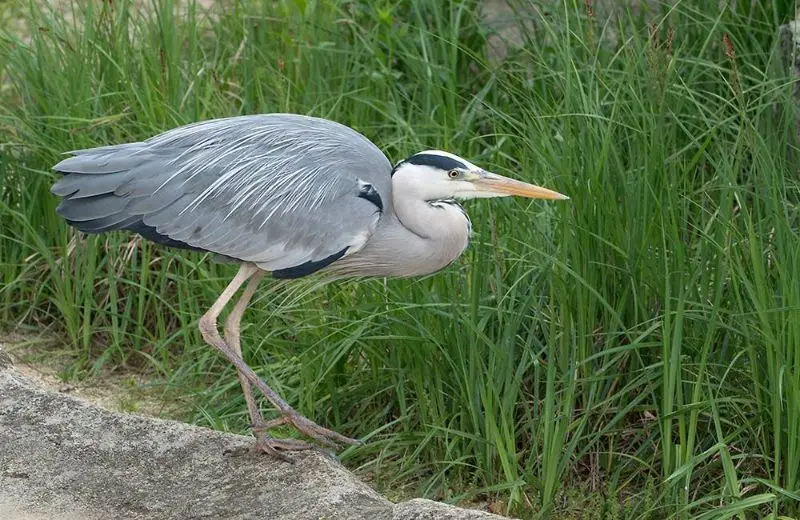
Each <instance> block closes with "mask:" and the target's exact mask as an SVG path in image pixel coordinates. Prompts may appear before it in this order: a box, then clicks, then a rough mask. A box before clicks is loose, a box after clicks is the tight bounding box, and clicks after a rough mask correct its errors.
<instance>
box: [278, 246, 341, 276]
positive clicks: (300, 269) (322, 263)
mask: <svg viewBox="0 0 800 520" xmlns="http://www.w3.org/2000/svg"><path fill="white" fill-rule="evenodd" d="M349 247H350V246H348V247H345V248H344V249H342V250H341V251H339V252H338V253H333V254H332V255H331V256H329V257H326V258H323V259H322V260H316V261H310V260H309V261H308V262H305V263H302V264H300V265H296V266H294V267H287V268H286V269H278V270H277V271H272V277H273V278H278V279H290V278H301V277H303V276H308V275H310V274H312V273H316V272H317V271H319V270H320V269H322V268H323V267H328V266H329V265H331V264H332V263H334V262H335V261H337V260H338V259H340V258H341V257H343V256H344V254H345V253H346V252H347V250H348V249H349Z"/></svg>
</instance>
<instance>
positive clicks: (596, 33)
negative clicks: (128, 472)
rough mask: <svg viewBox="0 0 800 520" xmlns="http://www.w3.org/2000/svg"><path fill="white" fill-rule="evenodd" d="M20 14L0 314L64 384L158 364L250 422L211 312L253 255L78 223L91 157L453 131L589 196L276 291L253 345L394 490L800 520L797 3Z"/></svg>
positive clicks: (207, 408)
mask: <svg viewBox="0 0 800 520" xmlns="http://www.w3.org/2000/svg"><path fill="white" fill-rule="evenodd" d="M513 5H514V6H515V8H516V9H517V15H516V18H517V19H519V20H524V21H525V22H526V23H524V24H522V25H521V27H522V33H521V37H522V43H523V45H522V47H521V48H519V49H516V50H514V51H512V53H511V54H510V55H509V56H508V57H507V59H506V60H505V61H503V62H502V63H499V64H495V63H490V62H489V61H488V60H487V59H486V55H487V47H486V40H487V36H488V33H489V31H488V30H487V28H486V26H485V24H483V23H482V22H481V19H480V15H479V6H478V5H477V3H476V2H474V1H457V0H448V1H442V2H433V1H424V0H403V1H400V2H393V1H388V0H379V1H377V2H363V1H355V0H317V1H314V0H294V1H290V0H280V1H274V2H272V1H269V2H268V1H264V2H245V1H234V0H230V1H226V2H222V3H218V4H214V5H213V6H211V7H210V9H208V10H206V9H205V8H203V6H199V5H195V4H194V3H191V2H189V3H188V4H186V3H184V4H180V5H177V4H173V3H172V2H170V1H168V0H158V1H154V2H152V3H149V4H146V5H135V4H134V2H130V1H125V0H118V1H114V2H85V3H84V2H75V3H63V4H55V5H54V4H46V3H45V4H37V3H31V4H17V3H8V2H7V3H5V4H2V10H3V18H4V19H6V20H14V23H13V24H8V30H7V31H6V32H5V33H4V36H3V37H2V40H1V43H0V78H1V81H0V129H2V134H0V135H2V137H0V141H1V142H0V175H2V182H0V280H1V282H0V284H2V285H0V324H2V325H3V327H4V328H19V329H22V330H28V331H35V332H37V333H41V334H45V335H56V336H57V337H59V338H61V340H60V341H61V343H62V347H67V348H69V349H70V351H71V352H72V354H73V356H74V357H73V363H72V364H71V365H70V369H69V370H68V371H67V372H66V373H65V374H64V376H65V377H78V378H84V377H91V376H93V375H97V374H100V373H101V372H102V371H103V370H115V371H135V372H140V373H144V374H146V375H147V376H148V377H149V379H150V380H151V382H152V384H153V385H155V386H156V387H157V388H160V389H161V390H162V391H163V392H164V395H165V398H168V399H172V400H177V401H179V402H180V403H181V404H182V411H183V412H182V418H183V419H187V420H190V421H192V422H194V423H197V424H203V425H209V426H212V427H214V428H219V429H226V430H231V431H236V432H245V431H246V429H247V422H248V421H247V417H246V409H245V406H244V401H243V398H242V396H241V394H240V391H239V388H238V381H237V379H236V377H235V372H234V370H233V369H232V368H231V367H230V366H228V365H227V364H226V363H225V362H224V360H222V359H221V358H220V357H219V356H217V355H216V354H215V353H214V352H213V351H212V350H211V349H210V348H208V347H206V346H204V345H203V343H202V339H201V338H200V336H199V334H198V332H197V328H196V322H197V319H198V318H199V316H200V315H201V314H202V312H203V311H204V310H205V309H206V308H207V307H208V306H209V305H210V304H211V302H213V301H214V299H215V298H216V297H217V295H218V294H219V292H220V291H221V290H222V288H223V287H224V285H225V284H226V283H227V281H228V280H229V278H230V277H231V276H232V273H233V270H232V269H233V268H232V267H231V266H226V265H218V264H214V263H212V262H211V261H210V259H208V258H206V257H204V256H202V255H199V254H175V252H173V251H169V250H163V249H159V248H157V247H153V246H151V245H150V244H147V243H144V242H141V241H140V240H138V239H137V238H135V237H130V236H126V235H122V234H112V235H101V236H82V235H78V234H76V233H74V232H73V231H71V230H70V229H68V228H67V227H66V226H65V225H64V223H63V222H62V221H61V220H60V219H59V218H57V216H56V215H55V213H54V209H55V206H56V205H57V200H56V199H55V198H54V197H53V196H51V195H50V194H49V187H50V185H51V184H52V182H53V180H54V179H55V175H54V174H53V173H52V172H51V171H50V166H51V165H52V164H54V163H55V162H56V161H57V160H58V159H59V154H60V153H62V152H64V151H66V150H71V149H77V148H84V147H91V146H97V145H101V144H107V143H114V142H123V141H130V140H141V139H144V138H146V137H149V136H151V135H154V134H155V133H158V132H159V131H161V130H164V129H167V128H171V127H174V126H177V125H180V124H183V123H187V122H190V121H195V120H200V119H207V118H212V117H220V116H227V115H234V114H245V113H258V112H277V111H287V112H299V113H307V114H313V115H316V116H321V117H328V118H331V119H335V120H337V121H340V122H342V123H345V124H348V125H350V126H353V127H354V128H356V129H357V130H359V131H361V132H362V133H364V134H366V135H367V136H368V137H370V138H371V139H373V140H374V141H375V142H376V143H378V145H379V146H380V147H381V148H382V149H384V150H385V151H386V153H387V155H388V156H389V157H390V159H391V160H393V161H396V160H398V159H400V158H402V157H403V156H405V155H407V154H410V153H412V152H413V151H417V150H419V149H425V148H441V149H447V150H451V151H454V152H456V153H458V154H460V155H463V156H465V157H468V158H470V160H472V161H473V162H476V163H478V164H481V165H484V166H486V167H487V168H491V169H494V170H495V171H497V172H499V173H503V174H509V175H512V176H516V177H519V178H522V179H525V180H529V181H533V182H536V183H538V184H543V185H546V186H548V187H552V188H553V189H556V190H558V191H561V192H562V193H567V194H569V195H570V196H571V197H572V199H571V201H570V202H568V203H559V204H542V203H538V202H528V201H520V200H502V201H491V202H485V201H482V202H473V203H470V204H469V211H470V214H471V216H472V220H473V225H474V229H475V237H474V240H473V244H472V246H471V248H470V249H469V250H468V252H467V253H466V254H465V255H464V257H463V258H462V259H461V260H460V261H459V262H458V263H457V264H455V265H454V266H451V267H450V268H449V269H447V270H446V271H445V272H443V273H440V274H437V275H435V276H430V277H426V278H424V279H419V280H408V281H398V280H387V281H375V282H369V283H352V282H351V283H342V284H337V285H332V286H326V287H322V288H319V287H316V286H315V284H314V281H313V280H309V281H303V282H300V283H295V284H284V283H265V284H263V286H262V290H261V292H260V294H259V295H258V297H257V300H256V302H255V304H254V305H253V306H252V307H251V310H250V311H249V312H248V314H247V316H246V317H245V322H246V324H247V326H246V328H245V330H244V333H243V345H244V350H245V357H246V360H247V361H248V363H250V365H251V366H253V367H254V368H255V369H256V371H257V372H258V373H259V374H261V375H262V376H263V377H264V378H265V379H266V380H267V381H269V382H270V383H271V384H272V385H274V386H273V387H274V388H276V390H278V391H279V392H280V393H282V394H283V395H284V396H285V397H286V398H287V399H288V400H289V402H291V403H293V404H294V405H296V406H297V407H298V408H299V409H300V410H301V411H302V412H303V413H305V414H307V415H309V416H310V417H313V418H314V419H315V420H316V421H318V422H320V423H321V424H325V425H329V426H331V427H335V428H337V429H338V430H340V431H342V432H343V433H345V434H349V435H355V436H359V437H361V438H364V439H365V440H367V441H368V443H367V444H366V445H365V446H364V447H360V448H356V449H347V450H345V451H343V452H342V453H341V457H342V460H343V461H344V462H345V464H347V465H348V466H349V467H350V468H351V469H353V470H354V471H357V472H358V473H359V474H360V475H362V476H364V477H365V478H369V479H370V481H371V482H372V483H373V484H374V485H375V486H377V487H378V488H380V489H382V490H384V491H385V492H389V493H392V494H394V495H398V496H399V495H402V494H414V495H423V496H428V497H432V498H438V499H442V500H448V501H451V502H467V503H470V502H475V501H489V502H490V503H492V504H493V507H495V508H496V509H497V508H499V509H501V510H504V511H510V512H511V513H513V514H516V515H519V516H521V517H525V518H545V517H550V516H553V517H557V518H568V517H570V515H573V516H574V517H576V518H577V517H580V518H673V517H674V518H731V517H737V518H763V517H771V518H777V517H778V516H780V515H783V516H784V517H792V516H795V515H798V514H800V507H798V503H800V502H798V501H799V500H800V475H799V472H800V284H798V281H797V276H796V273H797V272H798V270H799V269H800V242H798V240H797V238H798V237H797V233H798V219H799V218H800V212H798V194H799V193H798V176H797V172H798V168H797V166H798V164H797V153H796V148H795V132H796V126H795V122H794V117H793V113H794V111H795V110H796V109H795V107H794V106H793V104H792V100H791V91H792V87H791V81H790V77H788V76H787V74H786V72H785V70H784V67H783V66H782V64H781V62H780V59H779V53H778V49H779V41H778V37H777V36H778V31H777V28H778V26H779V24H781V23H785V22H786V21H787V20H789V19H790V18H791V17H792V15H793V5H791V2H788V1H778V0H772V1H765V2H744V1H739V2H736V3H735V5H728V4H726V3H725V2H722V3H720V2H717V0H713V1H712V0H694V1H684V2H677V3H675V4H674V5H663V6H658V5H653V6H650V7H649V8H648V6H641V7H639V8H637V9H622V8H619V9H617V11H616V12H617V16H615V17H612V18H608V17H606V16H600V15H599V14H598V13H596V12H595V10H597V11H598V12H600V10H599V9H596V8H597V6H593V5H592V3H591V2H577V1H563V2H558V1H552V2H549V1H543V2H533V1H531V0H522V1H519V2H515V3H514V4H513Z"/></svg>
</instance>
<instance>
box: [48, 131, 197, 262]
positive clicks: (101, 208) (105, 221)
mask: <svg viewBox="0 0 800 520" xmlns="http://www.w3.org/2000/svg"><path fill="white" fill-rule="evenodd" d="M69 153H71V154H72V155H73V156H72V157H69V158H67V159H64V160H63V161H61V162H59V163H58V164H56V165H55V166H53V169H54V170H55V171H57V172H59V173H62V174H64V176H63V177H62V178H61V179H59V180H58V182H56V183H55V184H54V185H53V187H52V188H51V189H50V191H51V192H52V193H53V194H54V195H59V196H61V197H63V199H62V201H61V203H60V204H59V205H58V207H57V208H56V212H57V213H58V214H59V215H61V216H62V217H64V219H65V220H66V221H67V223H68V224H69V225H71V226H72V227H74V228H76V229H78V230H80V231H83V232H84V233H102V232H105V231H112V230H115V229H124V230H128V231H133V232H135V233H139V234H140V235H142V236H143V237H144V238H146V239H148V240H152V241H153V242H158V243H160V244H164V245H167V246H172V247H181V248H191V247H190V246H189V245H188V244H185V243H184V242H180V241H177V240H172V239H171V238H169V237H167V236H164V235H161V234H160V233H158V232H157V231H156V229H155V228H153V227H151V226H147V225H145V224H144V222H143V221H142V216H143V214H142V204H141V203H142V199H145V198H148V197H151V195H152V186H151V185H152V180H153V174H154V173H158V172H152V171H149V170H151V169H152V162H150V161H149V160H150V159H152V156H151V152H150V151H148V150H147V149H146V147H145V145H144V143H128V144H121V145H112V146H102V147H99V148H89V149H86V150H77V151H73V152H69ZM145 187H146V188H145ZM134 201H136V202H137V203H139V205H138V206H137V211H132V210H131V209H130V206H131V205H132V204H131V203H132V202H134ZM153 201H154V202H153V203H154V204H156V203H157V202H158V198H157V197H153Z"/></svg>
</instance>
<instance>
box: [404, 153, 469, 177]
mask: <svg viewBox="0 0 800 520" xmlns="http://www.w3.org/2000/svg"><path fill="white" fill-rule="evenodd" d="M403 163H410V164H416V165H417V166H431V167H433V168H438V169H440V170H445V171H448V170H458V169H461V170H466V169H467V165H466V164H464V163H463V162H461V161H459V160H457V159H453V158H451V157H445V156H444V155H437V154H433V153H418V154H416V155H412V156H411V157H409V158H408V159H406V160H405V161H400V162H399V163H397V165H396V166H395V167H394V170H397V168H398V167H400V165H402V164H403ZM394 170H393V171H392V173H394Z"/></svg>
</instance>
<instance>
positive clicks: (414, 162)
mask: <svg viewBox="0 0 800 520" xmlns="http://www.w3.org/2000/svg"><path fill="white" fill-rule="evenodd" d="M392 182H393V184H394V185H395V189H397V188H399V187H402V189H403V190H404V191H407V192H412V193H413V194H414V195H416V196H419V197H421V198H422V199H424V200H442V199H452V198H455V199H477V198H489V197H508V196H511V195H518V196H520V197H528V198H531V199H548V200H561V199H568V198H569V197H567V196H566V195H562V194H560V193H557V192H555V191H552V190H548V189H547V188H542V187H540V186H534V185H533V184H528V183H526V182H521V181H517V180H514V179H509V178H508V177H503V176H502V175H497V174H496V173H491V172H487V171H486V170H484V169H482V168H478V167H477V166H475V165H474V164H472V163H471V162H469V161H467V160H465V159H462V158H461V157H458V156H457V155H453V154H451V153H447V152H443V151H441V150H428V151H425V152H419V153H417V154H414V155H412V156H411V157H409V158H407V159H404V160H402V161H400V162H399V163H397V165H396V166H395V167H394V170H392Z"/></svg>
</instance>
